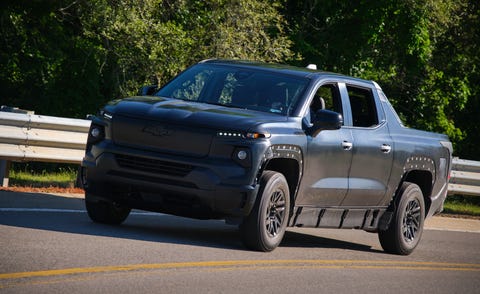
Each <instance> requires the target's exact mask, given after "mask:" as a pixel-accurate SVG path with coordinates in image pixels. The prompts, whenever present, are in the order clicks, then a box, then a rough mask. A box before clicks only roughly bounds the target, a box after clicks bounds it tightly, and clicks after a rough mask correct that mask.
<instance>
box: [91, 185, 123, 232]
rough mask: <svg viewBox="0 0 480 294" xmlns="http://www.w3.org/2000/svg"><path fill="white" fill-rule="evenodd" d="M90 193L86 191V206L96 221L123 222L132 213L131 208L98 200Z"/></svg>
mask: <svg viewBox="0 0 480 294" xmlns="http://www.w3.org/2000/svg"><path fill="white" fill-rule="evenodd" d="M93 198H94V197H92V196H91V195H90V194H88V193H85V206H86V208H87V213H88V216H89V217H90V219H92V220H93V221H94V222H96V223H103V224H112V225H118V224H121V223H122V222H123V221H124V220H125V219H126V218H127V217H128V215H129V214H130V210H131V209H130V208H128V207H123V206H120V205H117V204H115V203H113V202H108V201H98V200H97V199H93Z"/></svg>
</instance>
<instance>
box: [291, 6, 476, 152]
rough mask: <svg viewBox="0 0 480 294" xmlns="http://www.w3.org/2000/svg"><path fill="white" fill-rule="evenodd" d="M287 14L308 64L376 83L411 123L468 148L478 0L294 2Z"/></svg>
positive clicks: (295, 38)
mask: <svg viewBox="0 0 480 294" xmlns="http://www.w3.org/2000/svg"><path fill="white" fill-rule="evenodd" d="M477 2H478V1H477ZM472 6H475V7H477V8H473V7H472ZM475 9H476V10H475ZM292 12H293V13H292ZM284 13H285V15H286V17H287V19H288V20H289V22H290V23H291V24H293V25H292V28H293V30H292V35H293V37H292V39H293V41H294V44H295V45H294V47H293V49H294V50H295V51H297V52H299V53H300V54H301V55H302V56H303V57H304V60H303V64H305V63H311V62H315V63H317V64H318V65H319V67H320V68H323V69H325V70H330V71H337V72H342V73H345V74H350V75H355V76H359V77H362V78H367V79H373V80H375V81H377V82H378V83H379V84H380V85H381V86H382V87H383V88H384V90H385V92H386V93H387V95H388V96H389V98H390V100H391V101H392V104H394V106H395V108H396V109H397V111H399V113H400V115H401V117H402V118H403V119H404V121H405V122H406V123H407V125H409V126H412V127H417V128H421V129H427V130H432V131H437V132H443V133H446V134H447V135H449V136H450V138H451V140H452V141H453V142H454V143H455V147H456V148H457V149H458V150H463V149H462V148H460V147H459V143H460V142H462V144H463V143H465V142H466V141H469V140H470V139H468V138H466V135H467V132H466V128H465V127H461V126H462V122H461V121H462V118H461V117H459V116H458V113H463V112H464V110H465V106H466V105H467V102H469V101H473V100H474V99H475V97H473V95H472V94H473V93H472V89H474V88H475V87H476V85H475V84H473V83H472V78H471V77H472V75H471V74H470V73H469V71H468V70H465V69H466V68H467V67H468V66H470V68H471V69H474V71H475V68H478V57H476V55H478V47H476V46H477V45H471V44H472V43H473V44H478V43H479V42H478V4H476V2H475V1H468V0H464V1H453V0H429V1H416V0H400V1H397V0H385V1H373V0H362V1H340V2H338V1H315V0H307V1H303V2H297V1H287V4H286V6H285V10H284ZM466 15H468V16H469V17H467V20H469V21H465V16H466ZM475 22H476V23H475ZM468 29H470V30H473V31H472V32H471V33H470V34H468V36H463V37H460V36H462V34H461V33H460V32H461V31H462V30H468ZM475 32H476V33H475ZM475 34H477V35H475ZM459 38H465V40H463V42H460V43H457V42H458V41H460V40H459ZM466 43H470V45H468V46H466V47H463V48H462V47H460V46H463V44H465V45H466ZM455 44H462V45H460V46H458V45H455ZM448 48H450V49H448ZM475 50H476V51H475ZM475 52H476V53H475ZM470 72H471V71H470ZM477 84H478V83H477ZM477 114H478V112H477ZM477 117H478V116H477ZM470 133H471V132H469V133H468V135H470Z"/></svg>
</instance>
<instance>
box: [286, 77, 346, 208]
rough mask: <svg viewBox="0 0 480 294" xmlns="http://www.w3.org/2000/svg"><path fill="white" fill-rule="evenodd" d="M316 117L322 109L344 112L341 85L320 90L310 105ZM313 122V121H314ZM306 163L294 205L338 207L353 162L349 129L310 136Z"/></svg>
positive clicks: (326, 85) (344, 192) (311, 113)
mask: <svg viewBox="0 0 480 294" xmlns="http://www.w3.org/2000/svg"><path fill="white" fill-rule="evenodd" d="M310 108H311V109H310V110H311V111H310V114H308V115H307V116H314V115H315V112H316V111H317V110H318V109H320V108H324V109H328V110H332V111H335V112H338V113H342V112H343V111H342V109H343V106H342V102H341V98H340V93H339V89H338V84H336V83H329V84H324V85H322V86H321V87H319V88H318V89H317V91H316V94H315V96H314V97H313V100H312V103H311V105H310ZM312 120H313V118H312ZM307 140H308V143H307V154H306V157H307V158H306V160H305V161H306V164H305V169H304V174H303V179H302V185H301V187H300V190H299V193H298V196H297V199H296V201H295V205H297V206H307V207H308V206H309V207H335V206H339V205H340V204H341V202H342V200H343V199H344V198H345V196H346V194H347V191H348V173H349V170H350V163H351V160H352V150H351V146H352V134H351V130H350V129H349V128H345V127H342V128H340V129H339V130H329V131H321V132H320V133H319V134H318V135H317V136H316V137H311V136H308V137H307Z"/></svg>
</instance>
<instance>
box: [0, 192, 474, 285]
mask: <svg viewBox="0 0 480 294" xmlns="http://www.w3.org/2000/svg"><path fill="white" fill-rule="evenodd" d="M72 196H73V195H63V196H58V195H57V196H54V195H48V194H28V193H12V192H6V191H0V249H1V250H0V293H371V292H376V293H408V292H411V293H479V289H480V255H479V253H480V233H479V232H480V221H478V220H477V221H462V220H453V219H438V218H435V219H433V220H432V221H431V222H429V225H428V228H427V229H426V231H425V232H424V235H423V239H422V241H421V243H420V245H419V247H417V249H416V251H415V252H414V253H413V254H412V255H410V256H396V255H390V254H385V253H384V252H383V251H382V250H381V247H380V244H379V242H378V240H377V236H376V235H375V234H371V233H366V232H363V231H356V230H323V229H297V228H295V229H289V230H288V232H287V234H286V236H285V239H284V242H283V243H282V244H281V246H280V247H279V248H277V249H276V250H275V251H273V252H271V253H260V252H252V251H247V250H245V249H244V248H243V246H242V244H241V242H240V241H239V237H238V235H237V234H238V233H237V229H236V227H233V226H228V225H226V224H224V223H223V222H221V221H197V220H190V219H186V218H180V217H174V216H168V215H163V214H153V213H145V212H141V211H135V212H134V213H132V215H130V217H129V218H128V219H127V221H126V222H125V223H124V224H123V225H121V226H107V225H99V224H94V223H92V222H91V221H90V220H89V218H88V216H87V214H86V212H85V210H84V206H83V199H81V198H78V196H73V197H72Z"/></svg>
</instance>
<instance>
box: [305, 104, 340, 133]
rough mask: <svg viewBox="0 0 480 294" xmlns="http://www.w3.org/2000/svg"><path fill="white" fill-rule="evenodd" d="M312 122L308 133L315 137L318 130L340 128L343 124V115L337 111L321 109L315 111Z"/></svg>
mask: <svg viewBox="0 0 480 294" xmlns="http://www.w3.org/2000/svg"><path fill="white" fill-rule="evenodd" d="M312 122H313V126H312V127H311V128H310V134H311V135H312V137H315V136H317V135H318V133H320V131H325V130H338V129H340V128H341V127H342V125H343V116H342V115H341V114H340V113H338V112H334V111H331V110H326V109H321V110H319V111H317V112H316V113H315V117H314V118H313V120H312Z"/></svg>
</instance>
